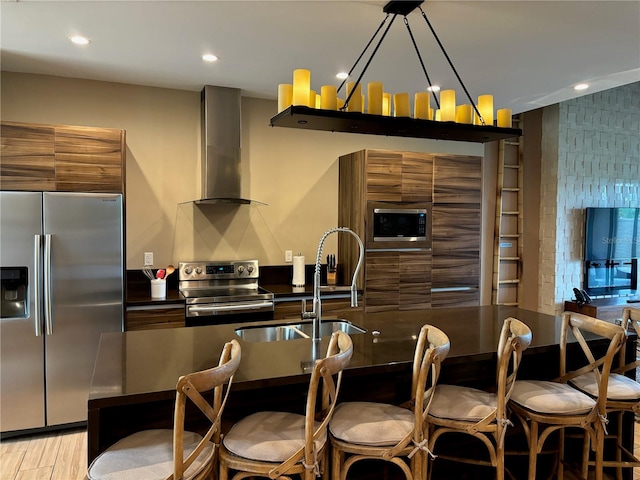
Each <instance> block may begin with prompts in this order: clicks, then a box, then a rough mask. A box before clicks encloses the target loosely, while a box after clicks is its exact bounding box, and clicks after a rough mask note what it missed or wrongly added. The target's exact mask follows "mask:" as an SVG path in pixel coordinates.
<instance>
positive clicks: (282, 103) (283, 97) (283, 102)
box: [278, 83, 293, 113]
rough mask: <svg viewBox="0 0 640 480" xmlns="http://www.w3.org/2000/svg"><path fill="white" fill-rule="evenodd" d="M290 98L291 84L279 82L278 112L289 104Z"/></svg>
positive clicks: (291, 92)
mask: <svg viewBox="0 0 640 480" xmlns="http://www.w3.org/2000/svg"><path fill="white" fill-rule="evenodd" d="M292 98H293V85H291V84H290V83H281V84H280V85H278V113H280V112H281V111H283V110H286V109H287V108H289V107H290V106H291V101H292Z"/></svg>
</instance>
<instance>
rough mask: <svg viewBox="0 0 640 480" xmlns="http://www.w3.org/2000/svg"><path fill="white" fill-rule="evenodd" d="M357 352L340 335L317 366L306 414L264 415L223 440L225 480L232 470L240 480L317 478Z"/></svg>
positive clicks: (237, 427)
mask: <svg viewBox="0 0 640 480" xmlns="http://www.w3.org/2000/svg"><path fill="white" fill-rule="evenodd" d="M282 343H285V344H286V343H287V342H282ZM352 353H353V343H352V342H351V338H350V337H349V335H347V334H346V333H344V332H340V331H338V332H334V333H333V334H332V335H331V340H330V341H329V347H328V350H327V356H326V357H325V358H322V359H320V360H316V361H315V363H314V366H313V371H312V373H311V379H310V381H309V389H308V393H307V402H306V409H305V414H304V415H298V414H295V413H288V412H258V413H254V414H252V415H249V416H248V417H245V418H244V419H242V420H240V421H239V422H238V423H236V424H235V425H234V426H233V427H232V428H231V430H230V431H229V433H228V434H227V435H225V436H224V438H223V440H222V447H221V449H220V480H227V478H228V476H229V470H235V471H236V473H235V474H234V475H233V478H234V479H241V478H247V477H252V476H260V477H270V478H289V477H290V475H293V474H298V475H300V476H302V477H303V478H304V479H306V480H314V479H315V477H316V475H318V474H319V473H320V471H321V469H322V468H323V467H324V466H325V465H324V464H325V463H326V461H325V460H326V453H327V449H326V448H325V447H326V446H327V425H328V424H329V421H330V420H331V416H332V415H333V411H334V408H335V405H336V401H337V397H338V392H339V390H340V383H341V380H342V370H344V368H346V367H347V365H348V364H349V361H350V360H351V355H352ZM318 400H320V401H318Z"/></svg>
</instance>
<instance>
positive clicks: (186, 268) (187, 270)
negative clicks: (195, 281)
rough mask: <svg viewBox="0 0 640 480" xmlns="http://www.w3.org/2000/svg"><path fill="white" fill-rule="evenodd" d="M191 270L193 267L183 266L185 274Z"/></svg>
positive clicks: (189, 273)
mask: <svg viewBox="0 0 640 480" xmlns="http://www.w3.org/2000/svg"><path fill="white" fill-rule="evenodd" d="M191 272H193V269H192V268H191V267H184V273H186V274H187V275H191Z"/></svg>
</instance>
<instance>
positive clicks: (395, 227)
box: [366, 202, 431, 249]
mask: <svg viewBox="0 0 640 480" xmlns="http://www.w3.org/2000/svg"><path fill="white" fill-rule="evenodd" d="M430 206H431V204H430V203H426V202H420V203H418V202H415V203H414V202H412V203H403V202H397V203H394V202H369V203H368V205H367V209H368V215H367V242H366V243H367V248H403V249H405V248H430V247H431V208H430Z"/></svg>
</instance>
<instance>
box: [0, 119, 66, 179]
mask: <svg viewBox="0 0 640 480" xmlns="http://www.w3.org/2000/svg"><path fill="white" fill-rule="evenodd" d="M0 188H2V190H38V191H50V190H55V130H54V128H53V127H50V126H46V125H29V124H14V123H5V122H3V123H2V125H1V126H0Z"/></svg>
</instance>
